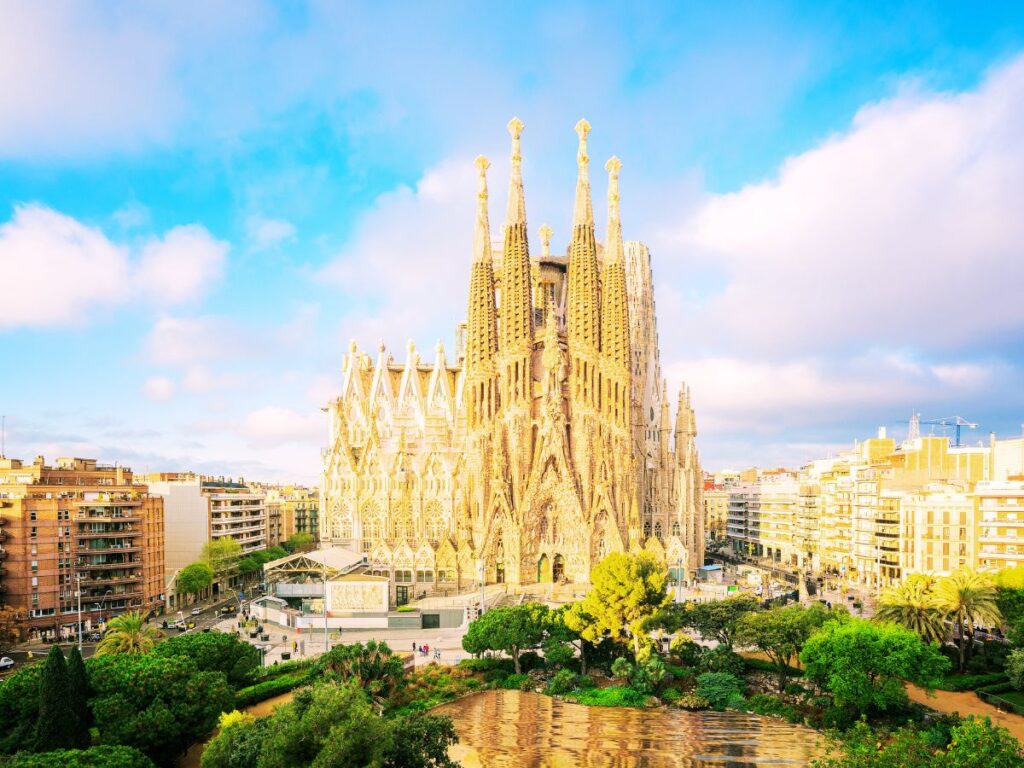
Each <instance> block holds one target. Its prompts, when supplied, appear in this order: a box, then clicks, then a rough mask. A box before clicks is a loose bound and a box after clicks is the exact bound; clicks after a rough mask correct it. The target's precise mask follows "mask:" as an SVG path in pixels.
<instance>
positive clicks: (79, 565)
mask: <svg viewBox="0 0 1024 768" xmlns="http://www.w3.org/2000/svg"><path fill="white" fill-rule="evenodd" d="M133 481H134V477H133V475H132V472H131V470H130V469H127V468H125V467H117V466H109V465H103V464H98V463H97V462H96V461H95V460H94V459H81V458H59V459H57V460H56V462H55V463H54V464H53V466H49V465H47V464H46V462H45V460H44V459H43V457H41V456H40V457H37V458H36V459H35V461H33V462H32V463H31V464H26V463H23V462H21V461H19V460H17V459H7V458H0V519H2V520H3V523H2V526H0V531H3V534H2V544H3V549H4V565H3V567H4V582H3V586H4V591H3V593H2V594H0V601H2V602H3V603H5V604H7V605H11V606H14V607H16V608H20V609H23V610H25V611H26V613H27V616H28V625H29V628H30V630H32V631H34V632H35V633H37V634H38V635H40V636H41V637H44V638H46V639H54V638H59V637H62V636H70V635H73V634H75V632H76V631H77V627H78V615H79V590H80V592H81V595H80V598H81V601H80V602H81V616H82V625H83V629H90V628H92V627H95V626H97V625H98V624H101V623H102V622H104V621H106V620H107V619H109V618H110V617H111V616H114V615H117V614H120V613H123V612H125V611H129V610H139V611H142V612H144V613H148V612H150V611H158V610H160V609H162V607H163V603H164V509H163V499H162V498H160V497H159V496H155V495H153V494H150V493H149V491H148V488H147V487H146V486H145V485H136V484H135V483H134V482H133Z"/></svg>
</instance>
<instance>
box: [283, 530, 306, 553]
mask: <svg viewBox="0 0 1024 768" xmlns="http://www.w3.org/2000/svg"><path fill="white" fill-rule="evenodd" d="M312 546H313V534H311V533H303V532H299V533H295V534H292V535H291V536H289V537H288V540H287V541H286V542H285V543H284V547H285V549H287V550H288V551H289V552H305V551H306V550H307V549H310V548H311V547H312Z"/></svg>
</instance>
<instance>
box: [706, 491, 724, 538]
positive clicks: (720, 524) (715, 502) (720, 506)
mask: <svg viewBox="0 0 1024 768" xmlns="http://www.w3.org/2000/svg"><path fill="white" fill-rule="evenodd" d="M728 520H729V490H728V489H727V488H725V487H718V486H715V485H713V484H711V485H710V487H708V486H707V485H706V486H705V488H704V531H705V533H706V534H707V536H708V538H709V539H712V540H714V541H722V540H724V539H725V538H726V527H727V523H728Z"/></svg>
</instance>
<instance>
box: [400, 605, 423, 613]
mask: <svg viewBox="0 0 1024 768" xmlns="http://www.w3.org/2000/svg"><path fill="white" fill-rule="evenodd" d="M396 610H397V612H398V613H415V612H416V611H418V610H419V608H415V607H413V606H411V605H400V606H398V608H397V609H396Z"/></svg>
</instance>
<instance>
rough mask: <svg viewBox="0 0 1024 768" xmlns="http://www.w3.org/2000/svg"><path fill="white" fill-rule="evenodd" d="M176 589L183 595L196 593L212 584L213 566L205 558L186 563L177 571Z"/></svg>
mask: <svg viewBox="0 0 1024 768" xmlns="http://www.w3.org/2000/svg"><path fill="white" fill-rule="evenodd" d="M177 584H178V591H179V592H181V593H182V594H185V595H198V594H199V593H200V592H202V591H203V590H204V589H209V588H210V587H211V586H212V585H213V567H212V566H211V565H210V564H209V563H208V562H206V561H205V560H200V561H198V562H195V563H192V564H191V565H186V566H185V567H184V568H182V569H181V571H180V572H179V573H178V580H177Z"/></svg>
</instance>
